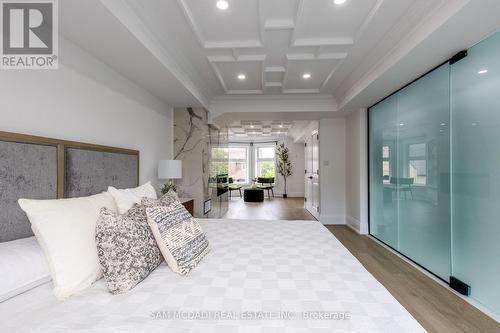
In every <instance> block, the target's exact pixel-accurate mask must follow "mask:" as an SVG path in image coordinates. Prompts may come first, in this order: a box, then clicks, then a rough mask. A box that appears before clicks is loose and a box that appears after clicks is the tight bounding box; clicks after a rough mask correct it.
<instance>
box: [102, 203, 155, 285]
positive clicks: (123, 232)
mask: <svg viewBox="0 0 500 333" xmlns="http://www.w3.org/2000/svg"><path fill="white" fill-rule="evenodd" d="M95 239H96V245H97V254H98V257H99V262H100V264H101V266H102V269H103V275H104V279H105V281H106V286H107V287H108V289H109V291H110V292H111V293H112V294H120V293H125V292H127V291H129V290H131V289H132V288H134V287H135V286H136V285H137V284H138V283H139V282H141V281H142V280H144V279H145V278H146V277H147V276H148V275H149V273H150V272H152V271H153V270H154V269H155V268H156V267H158V265H159V264H160V263H161V262H162V261H163V258H162V255H161V252H160V249H159V248H158V245H157V244H156V240H155V238H154V236H153V234H152V233H151V229H150V228H149V225H148V223H147V217H146V210H145V207H144V206H141V205H138V204H134V205H133V206H132V208H130V209H129V210H128V211H127V212H126V213H125V214H123V215H119V214H117V213H115V212H113V211H111V210H109V209H107V208H102V209H101V211H100V214H99V218H98V220H97V224H96V235H95Z"/></svg>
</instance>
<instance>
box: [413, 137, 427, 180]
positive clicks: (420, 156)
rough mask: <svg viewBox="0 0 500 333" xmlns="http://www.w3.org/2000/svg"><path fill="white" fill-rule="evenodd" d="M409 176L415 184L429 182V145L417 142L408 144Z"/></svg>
mask: <svg viewBox="0 0 500 333" xmlns="http://www.w3.org/2000/svg"><path fill="white" fill-rule="evenodd" d="M408 176H409V178H413V181H414V183H415V184H419V185H426V184H427V145H426V144H425V143H415V144H410V145H408Z"/></svg>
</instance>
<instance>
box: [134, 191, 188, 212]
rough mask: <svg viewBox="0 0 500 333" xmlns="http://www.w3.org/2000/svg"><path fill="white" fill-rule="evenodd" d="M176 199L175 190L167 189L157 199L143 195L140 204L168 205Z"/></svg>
mask: <svg viewBox="0 0 500 333" xmlns="http://www.w3.org/2000/svg"><path fill="white" fill-rule="evenodd" d="M176 201H179V198H178V197H177V194H176V193H175V192H172V191H169V192H167V193H165V194H164V195H162V196H161V197H160V198H158V199H153V198H147V197H144V198H142V201H141V205H143V206H145V207H146V208H147V207H154V206H165V207H168V206H170V205H172V204H173V203H174V202H176Z"/></svg>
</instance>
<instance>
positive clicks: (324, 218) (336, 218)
mask: <svg viewBox="0 0 500 333" xmlns="http://www.w3.org/2000/svg"><path fill="white" fill-rule="evenodd" d="M319 221H320V222H321V223H323V224H325V225H329V224H346V223H345V216H344V215H325V214H320V216H319Z"/></svg>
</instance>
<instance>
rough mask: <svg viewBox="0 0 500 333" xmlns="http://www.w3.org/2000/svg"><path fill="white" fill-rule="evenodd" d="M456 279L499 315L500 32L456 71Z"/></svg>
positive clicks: (474, 52) (454, 143)
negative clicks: (466, 285) (467, 285)
mask: <svg viewBox="0 0 500 333" xmlns="http://www.w3.org/2000/svg"><path fill="white" fill-rule="evenodd" d="M451 77H452V79H451V83H452V124H453V127H452V221H453V234H452V244H453V245H452V246H453V263H452V275H453V276H455V277H457V278H458V279H460V280H462V281H463V282H465V283H467V284H469V285H470V286H471V296H472V297H473V298H475V299H476V300H477V301H479V302H480V303H482V304H483V305H485V306H486V307H488V308H490V309H492V310H493V311H494V312H496V313H498V314H500V287H499V282H500V102H499V101H500V99H499V96H500V33H496V34H495V35H493V36H492V37H490V38H488V39H486V40H484V41H483V42H481V43H479V44H477V45H476V46H474V47H472V48H471V49H469V51H468V56H467V57H466V58H464V59H462V60H460V61H459V62H457V63H455V64H454V65H453V66H452V74H451Z"/></svg>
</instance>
